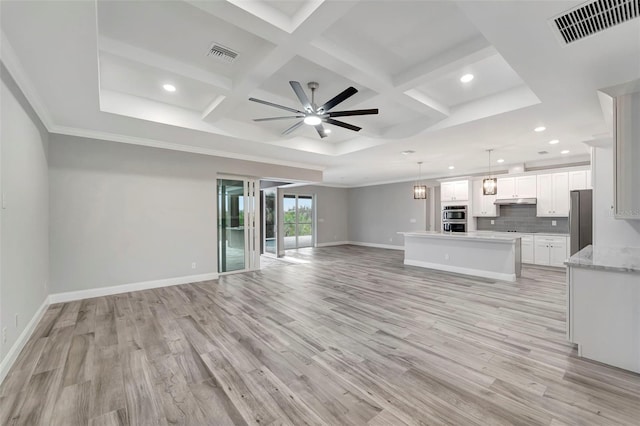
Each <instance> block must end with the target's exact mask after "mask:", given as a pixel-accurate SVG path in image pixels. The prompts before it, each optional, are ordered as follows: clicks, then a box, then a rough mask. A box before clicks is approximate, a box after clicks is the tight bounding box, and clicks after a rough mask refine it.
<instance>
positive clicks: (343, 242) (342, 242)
mask: <svg viewBox="0 0 640 426" xmlns="http://www.w3.org/2000/svg"><path fill="white" fill-rule="evenodd" d="M345 244H349V241H331V242H328V243H318V244H316V247H331V246H343V245H345Z"/></svg>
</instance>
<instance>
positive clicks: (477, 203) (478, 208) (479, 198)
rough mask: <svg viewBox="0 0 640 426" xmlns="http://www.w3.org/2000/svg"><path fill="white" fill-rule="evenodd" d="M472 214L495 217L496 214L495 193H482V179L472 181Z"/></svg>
mask: <svg viewBox="0 0 640 426" xmlns="http://www.w3.org/2000/svg"><path fill="white" fill-rule="evenodd" d="M472 200H473V216H475V217H496V216H498V206H496V205H495V204H494V202H495V201H496V196H495V195H484V194H483V193H482V181H481V180H474V181H473V197H472Z"/></svg>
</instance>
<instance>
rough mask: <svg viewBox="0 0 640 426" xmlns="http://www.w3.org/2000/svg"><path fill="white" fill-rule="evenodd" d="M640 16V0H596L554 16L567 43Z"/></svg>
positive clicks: (554, 21)
mask: <svg viewBox="0 0 640 426" xmlns="http://www.w3.org/2000/svg"><path fill="white" fill-rule="evenodd" d="M638 16H640V0H595V1H589V2H587V3H584V4H582V5H580V6H576V7H574V8H573V9H571V10H570V11H568V12H565V13H563V14H562V15H559V16H556V17H555V18H553V23H554V24H555V26H556V28H557V29H558V31H559V32H560V35H561V36H562V39H563V40H564V42H565V43H566V44H569V43H573V42H574V41H577V40H580V39H582V38H585V37H588V36H590V35H593V34H595V33H598V32H600V31H603V30H606V29H607V28H610V27H613V26H615V25H618V24H621V23H623V22H626V21H628V20H630V19H633V18H637V17H638Z"/></svg>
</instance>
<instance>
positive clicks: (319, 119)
mask: <svg viewBox="0 0 640 426" xmlns="http://www.w3.org/2000/svg"><path fill="white" fill-rule="evenodd" d="M289 84H290V85H291V88H292V89H293V91H294V92H295V94H296V96H297V97H298V99H299V100H300V103H301V104H302V107H303V109H304V111H300V110H298V109H295V108H289V107H286V106H284V105H278V104H274V103H273V102H268V101H263V100H261V99H256V98H249V100H250V101H253V102H257V103H260V104H264V105H269V106H272V107H274V108H280V109H283V110H285V111H289V112H293V113H294V114H296V115H288V116H284V117H269V118H256V119H254V120H253V121H273V120H289V119H292V118H302V120H300V121H298V122H297V123H295V124H294V125H292V126H291V127H289V128H287V129H286V130H285V131H284V132H282V134H283V135H288V134H289V133H291V132H293V131H294V130H295V129H297V128H298V127H300V126H302V125H303V124H305V123H306V124H309V125H311V126H314V127H315V128H316V131H317V132H318V135H319V136H320V137H321V138H325V137H327V132H326V131H325V129H324V127H323V125H322V123H328V124H333V125H334V126H339V127H343V128H345V129H349V130H353V131H354V132H358V131H360V130H361V129H362V127H358V126H354V125H353V124H349V123H345V122H344V121H339V120H334V117H349V116H353V115H371V114H377V113H378V109H377V108H375V109H354V110H349V111H331V109H332V108H333V107H335V106H336V105H338V104H340V103H341V102H344V101H345V100H347V99H349V98H350V97H351V96H353V95H355V94H356V93H358V90H357V89H356V88H355V87H348V88H346V89H345V90H343V91H342V92H340V93H338V94H337V95H336V96H334V97H333V98H331V99H329V100H328V101H327V102H325V103H324V104H323V105H321V106H319V107H318V106H317V105H316V103H315V92H316V90H317V89H318V87H319V86H320V85H319V84H318V83H316V82H315V81H312V82H310V83H308V84H307V87H309V89H310V90H311V101H310V100H309V98H308V97H307V94H306V93H305V92H304V90H303V89H302V86H301V85H300V83H299V82H297V81H290V82H289Z"/></svg>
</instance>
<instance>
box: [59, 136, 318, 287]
mask: <svg viewBox="0 0 640 426" xmlns="http://www.w3.org/2000/svg"><path fill="white" fill-rule="evenodd" d="M218 173H225V174H236V175H248V176H255V177H263V176H269V177H272V178H281V179H286V180H289V179H290V180H321V178H322V177H321V172H318V171H312V170H306V169H298V168H293V167H283V166H274V165H269V164H263V163H256V162H249V161H241V160H233V159H228V158H219V157H211V156H204V155H195V154H188V153H182V152H176V151H169V150H162V149H156V148H148V147H142V146H135V145H128V144H121V143H115V142H107V141H96V140H91V139H84V138H76V137H71V136H63V135H51V145H50V171H49V176H50V182H51V184H50V191H51V234H50V236H51V241H50V248H51V268H50V279H51V292H52V293H59V292H67V291H75V290H84V289H91V288H97V287H106V286H114V285H120V284H128V283H136V282H141V281H152V280H158V279H166V278H173V277H183V276H189V275H199V274H206V273H212V272H216V271H217V261H216V256H217V242H216V238H217V232H216V177H217V174H218ZM192 262H196V265H197V267H196V268H195V269H192V268H191V263H192Z"/></svg>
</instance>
